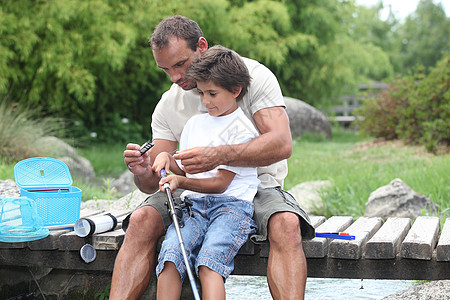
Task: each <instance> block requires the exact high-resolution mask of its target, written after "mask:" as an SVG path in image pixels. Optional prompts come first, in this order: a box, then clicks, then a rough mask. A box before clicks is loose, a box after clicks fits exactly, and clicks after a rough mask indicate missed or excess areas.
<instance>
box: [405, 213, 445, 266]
mask: <svg viewBox="0 0 450 300" xmlns="http://www.w3.org/2000/svg"><path fill="white" fill-rule="evenodd" d="M439 230H440V224H439V218H438V217H423V216H422V217H417V218H416V221H415V222H414V224H413V226H412V227H411V230H410V231H409V233H408V235H407V236H406V238H405V240H404V241H403V243H402V250H401V257H402V258H412V259H424V260H431V257H432V254H433V250H434V247H435V246H436V243H437V238H438V235H439Z"/></svg>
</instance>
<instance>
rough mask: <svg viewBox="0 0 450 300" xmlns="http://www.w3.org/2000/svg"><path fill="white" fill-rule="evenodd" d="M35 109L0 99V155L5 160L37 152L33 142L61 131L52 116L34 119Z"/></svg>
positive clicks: (12, 159) (20, 157)
mask: <svg viewBox="0 0 450 300" xmlns="http://www.w3.org/2000/svg"><path fill="white" fill-rule="evenodd" d="M35 115H36V112H35V111H31V110H29V109H27V108H26V107H23V106H20V105H19V104H17V103H13V102H10V101H8V100H6V99H2V102H1V103H0V120H1V122H0V157H1V158H2V160H4V161H5V162H14V161H20V160H22V159H24V158H29V157H33V156H36V155H38V154H39V148H38V146H37V145H36V144H35V142H36V141H37V140H38V139H40V138H42V137H45V136H48V135H55V134H57V133H58V132H61V130H62V129H61V126H60V122H59V121H58V120H57V119H54V118H42V119H36V118H35V117H34V116H35Z"/></svg>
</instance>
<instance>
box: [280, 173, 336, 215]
mask: <svg viewBox="0 0 450 300" xmlns="http://www.w3.org/2000/svg"><path fill="white" fill-rule="evenodd" d="M331 186H332V185H331V182H330V181H328V180H321V181H308V182H303V183H301V184H298V185H296V186H294V187H293V188H292V189H290V190H289V193H291V194H292V196H294V198H295V199H296V200H297V202H298V203H299V204H300V207H301V208H302V209H303V210H305V211H306V212H307V213H314V212H316V211H317V210H318V208H320V207H321V206H322V198H321V197H320V192H321V191H323V190H325V189H328V188H330V187H331Z"/></svg>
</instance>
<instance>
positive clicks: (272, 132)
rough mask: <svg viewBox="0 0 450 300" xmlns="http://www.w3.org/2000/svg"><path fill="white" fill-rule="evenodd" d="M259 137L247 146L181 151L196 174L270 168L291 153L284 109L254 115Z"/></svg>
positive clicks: (186, 166) (180, 156)
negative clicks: (225, 167) (221, 167)
mask: <svg viewBox="0 0 450 300" xmlns="http://www.w3.org/2000/svg"><path fill="white" fill-rule="evenodd" d="M253 119H254V121H255V124H256V126H257V128H258V130H259V133H260V134H261V135H260V136H258V137H256V138H254V139H253V140H251V141H250V142H248V143H244V144H239V145H223V146H219V147H196V148H192V149H187V150H184V151H181V152H178V153H177V154H175V155H174V157H175V159H181V163H182V164H183V167H184V170H185V171H186V172H187V173H191V174H195V173H199V172H204V171H208V170H211V169H213V168H215V167H217V166H218V165H230V166H242V167H261V166H268V165H270V164H273V163H275V162H278V161H280V160H283V159H287V158H289V157H290V156H291V154H292V137H291V131H290V128H289V118H288V116H287V113H286V111H285V109H284V107H281V106H276V107H269V108H264V109H261V110H259V111H257V112H256V113H255V114H254V115H253Z"/></svg>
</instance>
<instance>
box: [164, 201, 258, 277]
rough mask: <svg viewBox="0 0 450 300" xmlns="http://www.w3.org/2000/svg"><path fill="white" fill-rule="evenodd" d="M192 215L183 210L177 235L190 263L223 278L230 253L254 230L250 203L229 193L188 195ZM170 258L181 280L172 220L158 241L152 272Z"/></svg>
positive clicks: (181, 265)
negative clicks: (162, 237) (192, 196)
mask: <svg viewBox="0 0 450 300" xmlns="http://www.w3.org/2000/svg"><path fill="white" fill-rule="evenodd" d="M190 200H191V201H192V204H193V206H192V216H189V214H188V212H187V211H186V210H183V211H184V214H183V221H184V227H182V228H181V235H182V237H183V242H184V245H185V248H186V253H187V256H188V258H189V261H190V266H191V267H192V266H194V267H195V272H196V274H197V276H198V268H199V267H200V266H206V267H208V268H209V269H211V270H213V271H215V272H217V273H218V274H220V275H221V276H222V277H223V278H224V280H225V279H226V278H228V276H229V275H230V274H231V272H232V271H233V269H234V257H235V256H236V254H237V253H238V251H239V249H240V248H241V247H242V245H244V243H245V242H246V241H247V240H248V237H249V235H250V234H253V233H255V232H256V225H255V222H254V221H253V220H252V216H253V204H252V203H250V202H248V201H244V200H239V199H236V198H234V197H229V196H206V197H202V198H191V199H190ZM167 261H171V262H173V263H174V264H175V266H176V267H177V270H178V272H179V273H180V277H181V280H182V281H183V279H184V278H185V276H186V266H185V263H184V259H183V254H182V252H181V247H180V243H179V241H178V237H177V234H176V231H175V227H174V225H173V224H171V225H170V226H169V228H168V229H167V232H166V236H165V239H164V241H163V243H162V245H161V250H160V253H159V257H158V265H157V267H156V275H157V276H159V274H160V273H161V272H162V270H163V268H164V263H165V262H167Z"/></svg>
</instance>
